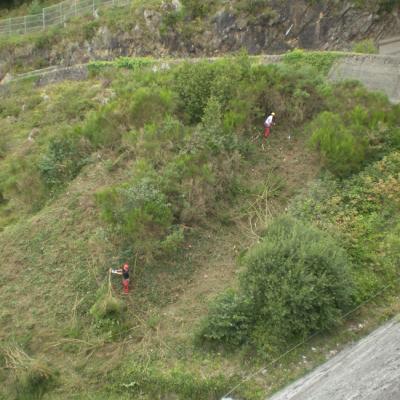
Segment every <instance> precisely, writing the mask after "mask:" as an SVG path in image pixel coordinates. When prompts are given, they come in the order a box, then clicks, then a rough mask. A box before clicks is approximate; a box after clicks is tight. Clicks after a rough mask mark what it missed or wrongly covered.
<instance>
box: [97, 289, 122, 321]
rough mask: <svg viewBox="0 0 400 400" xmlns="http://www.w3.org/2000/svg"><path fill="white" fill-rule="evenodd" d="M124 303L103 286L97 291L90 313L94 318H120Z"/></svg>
mask: <svg viewBox="0 0 400 400" xmlns="http://www.w3.org/2000/svg"><path fill="white" fill-rule="evenodd" d="M124 307H125V306H124V304H123V303H122V301H121V300H119V299H117V298H116V297H114V296H113V294H112V293H111V291H110V290H107V289H106V288H105V287H104V288H101V289H100V290H99V292H98V298H97V300H96V302H95V303H94V304H93V306H92V308H91V309H90V314H91V315H93V317H94V318H95V319H96V320H101V319H120V318H121V317H122V313H123V311H124Z"/></svg>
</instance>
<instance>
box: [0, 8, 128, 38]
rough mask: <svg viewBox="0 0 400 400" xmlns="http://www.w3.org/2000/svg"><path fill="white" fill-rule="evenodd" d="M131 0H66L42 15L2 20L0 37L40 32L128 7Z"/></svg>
mask: <svg viewBox="0 0 400 400" xmlns="http://www.w3.org/2000/svg"><path fill="white" fill-rule="evenodd" d="M129 3H130V0H65V1H63V2H61V3H58V4H55V5H54V6H50V7H45V8H43V10H42V12H41V13H40V14H34V15H25V16H23V17H15V18H8V19H3V20H0V36H11V35H18V34H25V33H32V32H39V31H42V30H45V29H46V28H49V27H51V26H55V25H61V24H63V23H64V22H65V21H67V20H68V19H69V18H71V17H77V16H82V15H88V14H95V13H96V10H98V9H100V8H104V7H113V6H126V5H127V4H129Z"/></svg>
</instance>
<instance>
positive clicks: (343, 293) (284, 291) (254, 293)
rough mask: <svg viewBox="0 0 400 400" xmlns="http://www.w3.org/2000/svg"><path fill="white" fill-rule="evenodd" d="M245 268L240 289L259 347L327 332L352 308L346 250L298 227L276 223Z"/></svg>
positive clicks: (309, 228) (285, 220)
mask: <svg viewBox="0 0 400 400" xmlns="http://www.w3.org/2000/svg"><path fill="white" fill-rule="evenodd" d="M244 264H245V265H246V269H245V271H244V272H243V274H242V276H241V286H242V290H243V292H244V293H245V295H246V297H247V298H249V299H251V301H252V303H253V304H252V306H253V307H252V312H253V313H254V314H255V315H256V316H257V322H256V327H255V331H256V340H257V341H260V342H261V343H262V345H265V344H267V345H268V344H270V343H271V342H272V343H273V342H274V340H276V341H277V342H278V343H279V342H280V343H285V341H291V340H293V339H296V338H299V337H305V336H306V335H307V334H309V333H311V332H315V331H317V330H320V329H328V328H330V327H331V326H333V325H335V323H337V322H338V320H339V319H340V315H341V313H342V311H344V310H346V309H348V307H349V306H350V305H351V304H352V301H353V299H352V295H353V285H352V277H351V274H350V265H349V261H348V259H347V256H346V254H345V252H344V250H343V249H341V248H340V246H338V245H337V244H336V243H335V241H334V240H333V239H332V238H331V237H329V236H328V235H326V234H324V233H323V232H321V231H319V230H318V229H315V228H314V227H312V226H310V225H304V224H303V223H302V222H299V221H296V220H293V219H290V218H280V219H278V220H276V221H274V222H273V223H272V224H271V225H270V226H269V227H268V229H267V232H266V234H265V239H264V240H263V242H262V243H261V244H259V245H257V246H255V247H254V248H253V249H251V250H250V251H249V253H248V254H247V255H246V257H245V259H244ZM260 332H264V334H263V337H259V334H260ZM269 336H271V337H272V340H271V338H270V337H269Z"/></svg>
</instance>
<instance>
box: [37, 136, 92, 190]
mask: <svg viewBox="0 0 400 400" xmlns="http://www.w3.org/2000/svg"><path fill="white" fill-rule="evenodd" d="M90 150H91V149H90V146H89V145H88V143H86V142H85V141H84V140H82V139H79V138H78V137H74V136H71V135H68V134H64V135H63V136H60V137H55V138H53V139H51V140H50V142H49V146H48V149H47V152H46V154H45V155H44V156H43V157H42V159H41V160H40V162H39V170H40V174H41V176H42V179H43V180H44V182H45V184H46V185H47V187H48V188H49V189H51V190H54V189H56V188H57V187H59V186H62V185H64V184H65V183H67V182H69V181H71V180H72V179H74V178H75V177H76V176H77V175H78V173H79V171H80V170H81V168H82V167H83V166H84V165H86V164H87V163H88V161H89V159H88V155H89V154H90Z"/></svg>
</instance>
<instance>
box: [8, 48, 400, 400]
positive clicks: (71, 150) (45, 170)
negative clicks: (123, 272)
mask: <svg viewBox="0 0 400 400" xmlns="http://www.w3.org/2000/svg"><path fill="white" fill-rule="evenodd" d="M335 57H337V55H336V54H330V53H327V54H320V55H315V54H304V53H302V52H295V53H292V54H289V55H288V56H286V58H285V60H284V62H283V63H282V64H280V65H268V66H266V65H260V64H258V63H257V62H256V61H254V60H253V61H252V60H251V59H249V58H248V57H247V56H246V55H242V56H238V57H234V58H225V59H220V60H218V61H215V62H208V61H207V62H199V63H195V64H191V63H181V64H177V65H176V66H174V67H173V68H170V69H163V68H160V66H159V65H158V64H157V66H155V65H153V62H152V61H151V60H149V59H130V60H127V59H122V60H116V61H115V62H114V63H93V64H92V65H91V70H92V76H91V78H90V79H89V80H88V81H86V82H80V83H71V82H67V83H63V84H58V85H53V86H46V87H42V88H38V87H36V86H35V83H34V82H33V81H29V80H28V81H23V82H16V83H13V84H11V85H10V86H8V87H7V92H6V94H5V96H2V98H1V100H0V118H1V120H0V126H1V128H0V129H1V137H0V171H1V173H0V203H1V204H0V229H1V232H0V254H1V263H0V268H1V278H0V304H1V306H0V338H1V356H0V363H1V367H2V368H1V369H0V398H4V399H12V398H15V399H29V398H43V399H92V398H96V399H103V398H104V399H124V398H141V399H150V398H172V397H173V398H179V399H218V398H220V397H221V396H222V395H223V394H225V393H227V392H229V391H230V389H232V388H233V387H235V386H236V385H237V384H238V383H239V382H241V380H242V379H243V377H244V376H246V375H247V374H248V373H253V372H255V371H257V370H258V369H259V368H261V367H262V366H263V365H265V364H266V363H269V362H270V361H272V360H273V359H274V357H276V356H277V355H279V354H280V353H281V352H284V350H285V349H286V348H288V347H289V346H292V345H293V344H294V343H297V342H298V341H301V340H303V339H304V338H305V337H306V336H307V335H309V334H315V333H317V332H319V331H320V330H322V335H320V336H316V337H315V338H314V339H313V341H312V342H310V343H308V345H307V346H306V347H302V348H298V349H297V350H296V351H295V352H293V353H290V355H289V356H288V358H285V359H282V360H281V361H280V362H279V364H278V363H277V364H274V368H273V369H272V368H271V369H269V367H268V369H267V371H264V370H262V373H261V374H254V376H253V377H252V378H251V379H249V380H248V381H246V382H244V383H243V384H242V385H240V386H239V387H238V388H236V389H235V395H236V396H237V397H238V398H245V399H261V398H265V395H266V394H267V393H270V392H272V391H273V390H276V388H277V387H279V386H280V385H282V384H283V383H285V382H287V381H288V380H290V379H292V378H294V377H295V376H297V375H298V374H301V373H302V372H303V371H304V370H305V369H308V368H310V367H312V366H313V365H314V364H315V363H317V362H319V361H321V360H322V359H324V358H325V357H326V356H327V355H329V351H331V350H332V348H334V349H337V347H338V346H340V343H344V342H346V341H348V340H350V339H351V338H354V337H356V336H357V335H358V334H361V333H362V332H365V330H368V329H370V328H371V327H372V326H373V325H374V324H376V323H377V322H379V321H380V320H381V319H382V318H385V316H387V315H392V314H393V313H394V312H396V311H397V310H398V308H399V306H398V299H396V298H393V297H392V294H394V293H395V289H397V288H398V285H397V283H396V282H397V276H398V254H399V252H398V246H399V243H398V239H397V238H398V224H397V222H396V221H397V219H398V218H397V217H398V214H399V211H400V210H399V204H398V186H399V157H398V151H399V146H400V137H399V132H400V130H399V122H400V110H399V107H397V106H392V105H391V104H389V102H388V101H387V99H386V98H385V97H383V96H382V95H378V94H371V93H368V92H366V90H365V89H364V88H362V87H361V86H360V85H359V84H357V83H353V82H349V83H344V84H340V85H332V84H330V83H328V82H326V80H325V77H324V74H325V73H326V71H327V70H328V69H329V65H330V64H331V63H332V61H333V60H334V59H335ZM270 111H275V112H276V114H277V120H276V126H275V127H274V128H273V130H272V134H271V137H270V138H269V139H268V141H267V142H266V143H265V146H264V147H262V146H261V144H262V130H263V119H264V117H265V114H266V113H268V112H270ZM332 124H335V125H333V126H334V127H335V129H334V130H332ZM282 214H284V215H286V216H287V218H288V220H290V221H295V225H294V226H296V228H293V231H296V232H297V231H298V230H299V229H303V228H298V226H299V225H301V226H304V229H308V230H307V231H304V232H305V233H304V237H309V236H307V235H311V236H310V237H312V238H317V239H318V241H319V242H318V243H321V246H322V248H325V247H323V246H325V244H326V243H328V244H329V245H330V247H331V248H334V249H338V250H337V254H340V255H341V256H343V258H342V259H341V260H346V263H347V262H348V265H346V268H347V269H346V274H347V273H348V274H349V275H348V276H349V279H348V282H347V281H345V282H344V280H343V279H342V280H340V279H338V280H337V282H336V281H335V282H334V283H335V285H336V286H335V287H336V288H337V289H338V290H339V292H340V291H341V290H342V289H343V288H342V287H341V286H342V285H343V286H346V287H345V289H346V293H348V294H349V298H348V303H349V304H344V305H343V307H342V304H341V303H340V301H337V298H335V297H334V296H326V295H325V294H326V293H325V292H317V294H318V293H322V294H323V295H324V299H325V300H324V302H322V301H321V308H320V312H319V314H318V312H317V314H316V310H315V308H312V307H309V306H308V303H307V302H306V301H309V298H308V297H306V296H304V297H303V299H305V301H304V303H301V302H300V303H295V299H296V298H299V296H294V297H293V299H294V300H293V302H292V303H290V302H289V301H288V302H286V303H287V304H293V305H295V306H296V307H297V308H296V310H298V312H299V313H301V315H302V316H303V317H305V318H310V321H313V323H310V324H309V326H307V327H302V326H301V325H299V321H298V319H296V318H298V315H297V314H295V313H289V312H288V313H287V314H283V313H282V314H280V317H281V318H280V319H279V320H278V319H277V315H276V314H271V311H268V312H266V310H270V308H268V307H269V305H270V303H268V301H267V303H266V304H265V303H264V306H263V307H258V305H259V304H260V302H262V301H264V300H263V299H259V300H260V302H257V303H254V304H255V305H254V307H252V312H251V313H250V315H249V314H248V309H247V308H246V307H247V305H248V304H253V303H251V302H252V301H253V300H254V299H255V298H256V297H252V295H251V293H252V292H251V291H249V290H248V288H249V285H248V282H249V279H250V278H251V277H252V276H253V275H252V271H253V270H252V265H253V264H252V262H251V257H252V255H254V254H261V252H262V251H261V250H260V247H259V246H263V243H265V242H266V241H267V242H268V240H269V239H271V243H272V240H276V238H275V236H274V235H275V233H276V232H275V233H274V231H273V230H274V229H275V230H276V229H277V228H274V227H276V226H277V224H279V223H281V222H279V221H282V219H279V218H278V219H277V220H276V219H275V217H278V216H280V215H282ZM276 221H277V222H276ZM299 221H300V222H299ZM290 223H291V222H290ZM271 229H272V230H271ZM285 229H286V228H285ZM282 232H286V231H285V230H282ZM299 232H303V231H301V230H299ZM310 232H311V233H310ZM301 235H303V234H301ZM301 235H300V237H301ZM294 237H295V236H293V237H290V240H292V239H293V238H294ZM317 239H316V240H317ZM296 240H297V242H296V243H298V241H299V240H298V239H296ZM309 242H310V243H312V241H311V240H310V241H309ZM278 243H279V242H278ZM291 243H292V242H291ZM293 243H294V242H293ZM276 248H277V249H278V248H280V247H279V246H276ZM301 248H302V249H303V250H302V251H303V255H302V257H299V259H300V258H301V259H302V260H304V259H305V258H306V259H307V260H306V261H304V265H310V270H311V269H312V268H315V267H316V266H317V268H316V273H317V274H318V271H319V270H318V265H319V264H318V262H321V263H322V261H321V260H322V258H321V259H318V260H319V261H318V260H317V261H318V262H317V263H315V262H314V261H313V260H315V257H316V255H315V252H312V251H314V250H312V249H311V250H309V249H308V248H306V247H304V248H303V247H301ZM308 252H310V253H308ZM269 254H271V252H267V255H266V256H265V255H263V257H267V258H264V260H266V261H265V262H264V261H263V262H261V264H260V265H270V264H269V261H268V256H269ZM277 254H278V253H277ZM279 254H280V253H279ZM335 254H336V253H335ZM304 255H305V256H309V257H304ZM311 255H312V257H311ZM260 257H261V256H260ZM296 257H297V256H296V255H295V254H294V255H292V256H290V257H289V258H288V257H286V258H285V257H284V258H285V259H289V260H292V261H291V262H289V263H285V268H286V267H288V266H289V267H290V266H291V265H298V264H296V259H297V258H296ZM332 258H333V257H332ZM280 259H282V258H278V256H277V258H276V260H280ZM310 260H311V261H312V262H311V261H310ZM124 262H128V263H129V264H130V266H131V279H132V290H131V292H130V294H129V295H128V296H124V295H123V294H122V290H121V286H120V280H119V277H116V276H113V277H111V278H110V276H109V273H108V271H109V268H110V267H112V268H117V267H119V266H121V264H122V263H124ZM279 262H280V261H279ZM309 262H311V263H309ZM324 262H325V261H324ZM307 263H308V264H307ZM302 265H303V264H302ZM321 265H322V264H321ZM329 265H330V264H329ZM335 265H336V264H335ZM335 265H334V266H333V267H332V268H333V270H332V271H333V272H332V273H333V276H334V274H335V268H336V269H337V268H339V267H338V266H337V265H336V266H335ZM276 266H280V264H279V263H278V261H277V262H276ZM341 267H342V266H340V268H341ZM327 268H328V267H327ZM298 271H301V270H300V269H299V270H298ZM278 272H279V271H278ZM275 273H276V271H272V270H271V271H269V272H268V273H266V274H262V276H263V279H260V280H256V282H258V281H260V282H261V281H262V282H265V279H266V278H269V277H274V276H275V275H274V274H275ZM299 273H300V272H299ZM260 276H261V275H260ZM299 276H303V277H304V280H301V281H300V286H298V284H299V280H296V285H297V286H292V285H294V283H293V281H290V280H287V281H285V288H286V289H287V290H286V293H287V294H289V295H291V293H292V292H293V291H296V293H309V292H310V291H309V290H307V289H308V288H309V286H310V285H307V282H310V281H309V280H308V277H307V276H306V275H299ZM328 276H330V275H328ZM346 276H347V275H346ZM274 282H276V280H275V281H274ZM279 282H280V281H279V280H278V283H279ZM324 282H325V281H324ZM326 282H327V283H326V287H330V285H332V279H331V280H328V281H326ZM349 282H351V286H349V287H348V286H347V284H348V283H349ZM389 283H390V284H391V285H392V286H391V287H389V288H388V289H387V291H385V293H384V296H381V297H379V302H377V303H376V304H374V305H372V304H370V303H369V305H368V309H366V308H362V309H361V310H359V311H358V313H357V314H352V315H351V317H352V319H351V321H350V322H346V323H345V324H341V322H342V320H341V317H340V316H341V315H342V314H343V313H345V312H348V311H349V309H350V308H353V307H356V306H357V305H358V304H360V303H361V302H363V301H365V300H367V299H368V298H369V297H370V296H371V295H374V294H375V293H376V292H377V291H378V290H380V289H381V288H382V287H384V286H387V285H388V284H389ZM301 285H303V286H301ZM252 287H255V286H252ZM278 287H279V285H278ZM276 288H277V286H276V285H275V286H274V284H273V283H272V284H271V286H270V290H271V293H272V291H273V290H276ZM227 289H228V291H226V290H227ZM221 293H228V295H229V296H233V297H234V299H236V300H237V301H228V302H226V301H225V300H224V299H226V297H225V298H224V297H223V296H226V295H224V294H223V295H222V298H223V301H221V300H218V299H221ZM274 293H276V299H277V301H278V300H282V299H281V298H280V297H279V292H278V291H275V292H274ZM335 293H336V292H335ZM314 294H315V293H314V292H313V293H312V295H313V296H314ZM235 296H236V297H235ZM246 296H248V297H246ZM215 298H217V300H215ZM230 299H231V298H230ZM288 299H292V297H290V296H288ZM314 299H315V297H314ZM242 300H243V303H242V302H241V301H242ZM267 300H268V299H267ZM210 301H211V303H210ZM209 303H210V304H211V305H210V308H209ZM243 304H244V305H245V306H243ZM277 304H278V303H277ZM279 304H280V305H281V304H283V302H281V303H279ZM337 304H338V305H337ZM232 305H233V306H234V307H232ZM236 306H237V308H235V307H236ZM256 306H257V307H256ZM213 310H219V311H218V312H217V313H214V314H213ZM282 310H283V311H284V312H286V311H285V310H284V309H283V308H282ZM332 310H333V311H332ZM325 311H329V315H328V314H327V313H325ZM331 311H332V312H331ZM268 313H269V314H268ZM284 315H287V317H286V318H283V316H284ZM326 315H328V317H329V318H326V319H325V316H326ZM265 318H271V320H272V319H273V318H275V319H274V321H278V322H279V324H278V323H277V324H275V325H274V326H275V327H276V329H275V330H273V329H264V328H269V325H268V319H265ZM300 320H301V318H300ZM243 321H245V322H246V324H243ZM265 321H267V324H266V325H263V324H265ZM315 321H319V322H321V324H319V322H318V323H314V322H315ZM291 322H293V324H291ZM325 322H327V323H325ZM294 323H296V326H297V327H299V329H287V327H288V326H294ZM358 324H362V325H361V327H360V326H359V325H358ZM354 327H355V328H354ZM278 328H279V329H281V330H279V329H278ZM282 330H285V334H286V333H287V335H286V336H285V335H280V333H282ZM289 333H290V334H289ZM277 338H279V340H276V339H277ZM232 345H233V346H232ZM302 356H304V357H306V358H302Z"/></svg>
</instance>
